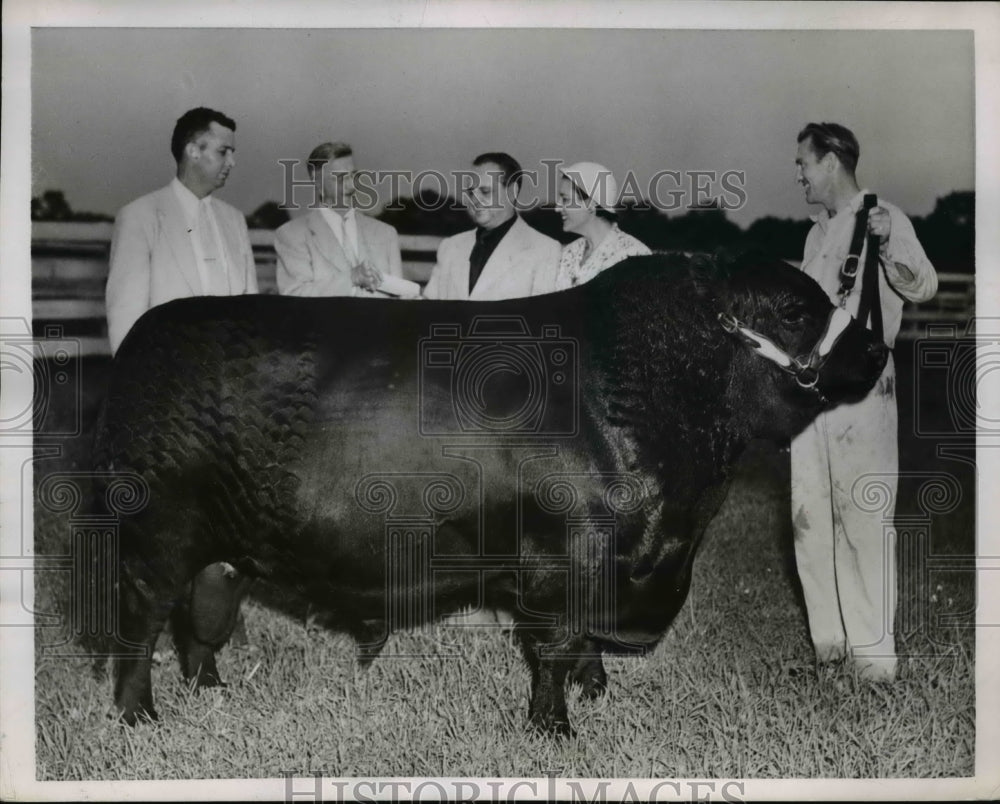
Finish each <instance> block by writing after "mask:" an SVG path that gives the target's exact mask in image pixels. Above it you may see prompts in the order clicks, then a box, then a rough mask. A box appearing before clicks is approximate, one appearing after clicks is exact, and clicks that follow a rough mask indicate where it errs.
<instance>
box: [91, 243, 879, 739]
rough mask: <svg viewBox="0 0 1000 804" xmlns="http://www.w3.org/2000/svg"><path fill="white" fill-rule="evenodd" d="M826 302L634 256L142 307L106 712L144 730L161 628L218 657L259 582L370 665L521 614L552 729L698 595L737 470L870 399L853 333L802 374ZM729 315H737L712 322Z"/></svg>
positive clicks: (874, 360) (116, 377)
mask: <svg viewBox="0 0 1000 804" xmlns="http://www.w3.org/2000/svg"><path fill="white" fill-rule="evenodd" d="M832 309H833V308H832V306H831V304H830V302H829V301H828V299H827V298H826V296H825V295H824V293H823V292H822V291H821V290H820V288H819V286H818V285H816V284H815V283H814V282H813V281H812V280H811V279H809V278H807V277H806V276H805V275H803V274H802V273H801V272H800V271H797V270H795V269H793V268H791V267H789V266H787V265H786V264H784V263H778V262H763V261H757V262H752V261H743V262H742V263H740V264H732V265H722V264H720V263H719V262H717V261H715V260H711V259H708V258H699V259H693V260H692V259H688V258H685V257H683V256H680V255H675V256H660V255H658V256H652V257H642V258H633V259H630V260H628V261H626V262H625V263H622V264H620V265H618V266H616V267H614V268H612V269H609V270H608V271H606V272H604V273H603V274H601V275H600V276H599V277H597V278H596V279H594V280H593V281H591V282H589V283H587V284H585V285H582V286H580V287H578V288H575V289H572V290H569V291H564V292H562V293H558V294H552V295H548V296H538V297H534V298H528V299H514V300H508V301H499V302H481V303H466V302H432V301H410V302H401V301H391V300H372V299H358V300H355V299H350V298H327V299H296V298H280V297H274V296H244V297H235V298H198V299H186V300H181V301H176V302H172V303H170V304H166V305H163V306H161V307H158V308H155V309H153V310H152V311H150V312H149V313H147V314H146V315H145V316H144V317H143V318H142V319H141V320H140V322H139V323H138V324H137V325H136V326H135V328H134V329H133V331H132V332H131V333H130V335H129V336H128V338H127V339H126V341H125V343H124V344H123V346H122V348H121V350H120V351H119V354H118V356H117V358H116V360H115V366H114V372H113V378H112V380H111V386H110V391H109V395H108V400H107V404H106V406H105V409H104V411H103V413H102V417H101V421H100V423H99V432H98V438H97V444H96V455H95V457H96V463H97V468H98V469H99V470H101V471H103V472H105V473H112V474H113V473H132V474H134V475H138V476H140V477H141V478H142V480H143V481H144V482H145V484H147V485H148V492H149V497H148V503H147V504H146V505H145V507H143V508H142V509H141V510H139V511H137V512H135V513H133V514H131V515H129V516H125V517H123V518H122V520H121V522H120V545H119V551H120V555H119V584H118V595H117V598H118V607H119V617H120V621H119V626H118V628H119V632H118V634H117V635H116V636H117V639H118V640H119V641H120V642H122V643H125V644H128V645H134V646H143V647H144V649H143V650H137V651H136V652H135V655H132V656H127V655H126V656H122V657H119V658H118V659H117V667H116V686H115V703H116V706H117V709H118V711H119V712H120V713H121V714H122V716H123V717H124V719H125V720H126V721H127V722H129V723H134V722H135V721H136V720H137V719H138V718H139V717H140V716H142V715H143V714H145V715H147V716H149V717H155V716H156V713H155V711H154V708H153V700H152V689H151V682H150V659H149V655H150V654H151V653H152V649H153V646H154V644H155V642H156V639H157V636H158V635H159V633H160V632H161V630H162V628H163V626H164V623H165V621H166V619H167V618H168V616H173V618H174V627H175V632H176V633H177V635H178V638H179V641H180V648H181V661H182V669H183V671H184V673H185V675H186V676H187V677H188V678H194V679H195V680H196V683H197V684H199V685H203V686H204V685H212V684H217V683H220V680H219V677H218V672H217V670H216V664H215V658H214V653H215V650H217V649H218V648H219V647H220V646H221V645H222V644H223V643H224V642H225V640H226V639H227V638H228V636H229V634H230V632H231V630H232V626H233V623H234V620H235V617H236V612H237V610H238V605H239V600H240V598H241V596H242V595H243V593H244V591H245V589H246V585H247V583H248V582H249V580H250V579H252V578H266V579H268V582H269V583H270V584H276V585H278V586H279V587H281V588H285V589H288V590H289V591H290V592H292V591H294V592H295V593H296V594H297V595H299V596H300V597H301V598H304V599H306V600H308V601H309V602H310V603H311V605H313V606H314V607H316V608H317V609H319V610H321V611H323V612H326V613H327V614H328V617H329V620H328V622H329V624H330V625H331V627H334V628H337V629H340V630H343V631H346V632H347V633H349V634H351V635H352V636H353V637H354V638H355V639H356V640H357V641H358V642H359V650H360V655H361V657H362V659H363V660H366V661H367V660H370V659H372V658H374V656H375V655H377V653H378V651H379V649H380V647H381V646H382V644H383V643H384V642H385V640H386V638H387V637H388V635H389V634H390V633H391V632H392V630H393V629H395V628H399V627H412V626H416V625H420V624H421V623H423V622H427V621H429V620H432V619H434V618H438V617H440V616H442V615H443V614H445V613H448V612H454V611H456V610H459V609H461V608H462V607H464V606H468V605H470V604H471V605H484V606H486V607H492V608H496V609H502V610H506V611H508V612H510V613H511V614H512V615H513V618H514V621H515V631H516V634H517V637H518V638H519V641H520V643H521V646H522V650H523V653H524V656H525V658H526V660H527V662H528V664H529V666H530V668H531V674H532V688H531V705H530V721H531V724H532V725H534V726H537V727H540V728H542V729H545V730H551V731H557V732H564V733H565V732H568V731H569V730H570V728H569V723H568V720H567V714H566V702H565V684H566V682H567V680H568V679H569V680H576V681H579V682H580V683H582V684H583V686H584V692H585V694H587V695H589V696H593V695H597V694H599V693H600V692H601V691H602V690H603V689H604V686H605V684H606V677H605V675H604V670H603V667H602V665H601V661H600V654H601V651H602V650H603V651H642V650H644V649H648V648H650V647H651V646H653V645H655V644H656V642H657V641H658V640H659V639H660V638H661V637H662V636H663V634H664V632H665V631H666V629H667V627H668V626H669V624H670V623H671V621H672V620H673V618H674V617H675V615H676V614H677V612H678V610H679V609H680V608H681V606H682V605H683V603H684V600H685V598H686V596H687V591H688V586H689V583H690V578H691V567H692V561H693V559H694V555H695V552H696V548H697V546H698V543H699V541H700V539H701V536H702V534H703V533H704V531H705V528H706V526H707V525H708V523H709V522H710V520H711V518H712V517H713V516H714V514H715V513H716V511H717V510H718V507H719V505H720V504H721V502H722V501H723V499H724V497H725V493H726V488H727V481H728V477H729V475H730V473H731V471H732V468H733V465H734V462H735V461H736V458H737V457H738V456H739V454H740V452H741V450H742V449H743V447H744V446H745V445H746V444H747V442H748V441H749V440H750V439H752V438H755V437H770V438H775V439H787V438H788V437H789V436H790V435H792V434H794V433H795V432H796V431H797V430H799V429H800V428H801V427H803V426H804V425H805V424H806V423H807V422H808V421H809V420H811V419H812V418H813V417H814V416H815V415H816V414H817V413H818V412H819V411H820V410H821V409H822V407H823V406H824V405H827V404H836V403H837V402H840V401H843V400H845V399H847V398H856V397H859V396H861V395H863V394H864V393H866V392H867V391H868V390H869V389H870V388H871V387H872V386H873V385H874V383H875V381H876V379H877V377H878V375H879V373H880V372H881V369H882V368H883V365H884V363H885V359H886V350H885V347H884V346H882V345H881V344H876V343H875V342H874V340H873V339H872V337H871V336H870V333H868V332H867V330H865V329H864V328H862V327H861V326H860V325H858V324H857V323H856V322H853V321H852V322H851V324H850V326H849V327H848V328H847V329H846V331H845V332H844V333H843V335H842V337H841V338H840V340H839V341H838V342H837V344H836V346H835V348H834V349H833V351H832V353H831V354H830V355H829V357H828V358H827V359H826V361H825V363H824V364H823V365H822V366H821V368H820V369H819V377H818V381H816V383H815V386H814V387H812V388H809V387H804V386H808V385H809V384H811V382H812V380H814V379H815V376H810V377H808V378H807V380H806V381H803V378H801V377H800V378H796V377H794V376H793V375H792V374H791V373H789V372H787V371H783V370H782V369H781V368H779V367H778V366H777V365H775V364H774V363H773V362H770V361H768V360H765V359H763V358H762V357H760V356H758V355H756V354H755V353H754V352H753V350H752V349H751V348H750V345H752V344H750V343H748V341H747V338H746V337H743V338H740V337H739V336H738V335H733V334H730V333H728V332H727V331H726V330H725V329H724V328H723V326H722V325H721V324H720V321H719V314H720V313H723V314H726V315H727V316H734V317H735V318H736V319H738V320H739V321H740V322H741V323H742V324H743V325H744V326H745V327H747V328H748V329H749V330H754V331H756V332H758V333H763V334H766V335H767V336H768V337H769V339H770V340H771V341H773V342H774V343H775V344H777V345H778V346H779V347H781V348H782V349H783V350H784V351H785V352H787V353H788V354H789V355H791V356H793V357H794V356H798V355H805V354H808V353H809V352H810V350H811V349H812V348H813V346H814V345H815V344H816V343H817V342H818V341H819V340H821V339H822V336H823V331H824V327H825V326H826V325H827V321H828V316H829V314H830V313H831V310H832ZM725 320H726V321H727V322H731V321H732V319H730V318H725Z"/></svg>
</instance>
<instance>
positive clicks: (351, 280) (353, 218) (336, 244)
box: [274, 142, 403, 296]
mask: <svg viewBox="0 0 1000 804" xmlns="http://www.w3.org/2000/svg"><path fill="white" fill-rule="evenodd" d="M308 170H309V175H310V176H311V177H312V179H313V181H314V182H315V183H316V190H317V196H318V201H319V206H318V207H317V208H315V209H313V210H312V211H311V212H309V214H307V215H303V216H302V217H300V218H296V219H295V220H292V221H289V222H288V223H286V224H285V225H284V226H282V227H281V228H279V229H278V231H277V232H275V238H274V249H275V251H276V252H277V254H278V268H277V279H278V292H279V293H281V294H283V295H286V296H384V295H387V294H385V293H382V292H380V291H379V290H378V288H379V287H380V286H382V285H383V281H384V280H385V278H386V277H387V276H394V277H399V278H402V276H403V267H402V261H401V259H400V253H399V236H398V235H397V234H396V230H395V229H394V228H393V227H391V226H389V225H388V224H386V223H382V222H381V221H377V220H375V219H374V218H370V217H368V216H367V215H365V214H364V213H362V212H361V211H359V210H358V209H356V208H355V205H354V202H355V197H356V188H355V183H354V176H355V172H356V171H355V167H354V154H353V151H352V149H351V146H350V145H348V144H346V143H342V142H325V143H323V144H322V145H318V146H317V147H316V148H314V149H313V151H312V153H311V154H309V161H308Z"/></svg>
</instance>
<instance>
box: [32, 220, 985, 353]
mask: <svg viewBox="0 0 1000 804" xmlns="http://www.w3.org/2000/svg"><path fill="white" fill-rule="evenodd" d="M111 230H112V224H110V223H55V222H35V223H33V224H32V231H31V292H32V305H31V307H32V315H33V318H34V327H33V328H34V331H35V332H36V333H38V334H40V333H43V332H44V331H45V327H46V326H47V325H52V324H57V325H60V327H61V329H62V331H63V335H64V336H65V337H69V338H73V339H74V340H77V341H79V345H80V353H81V355H83V356H91V355H95V356H96V355H108V354H110V346H109V344H108V338H107V326H106V322H105V312H104V285H105V282H106V280H107V275H108V249H109V246H110V242H111ZM399 239H400V246H401V248H402V251H403V274H404V276H406V278H407V279H412V280H414V281H415V282H419V283H421V284H424V283H425V282H426V281H427V279H428V277H429V276H430V271H431V269H432V268H433V267H434V256H435V253H436V251H437V247H438V244H439V243H440V242H441V238H440V237H435V236H430V235H400V238H399ZM250 242H251V244H252V246H253V251H254V258H255V260H256V263H257V283H258V285H259V288H260V291H261V293H276V292H277V288H276V285H275V260H276V258H275V253H274V245H273V242H274V233H273V232H271V231H269V230H263V229H255V230H251V231H250ZM938 279H939V290H938V293H937V295H936V296H935V297H934V299H932V300H931V301H930V302H927V303H925V304H922V305H920V306H919V307H916V306H914V305H907V306H906V308H904V311H903V324H902V327H901V329H900V333H899V337H900V338H901V339H915V338H919V337H921V336H922V335H923V334H924V333H925V332H926V329H927V326H928V325H929V324H940V323H955V324H959V325H960V326H959V331H964V328H965V324H966V322H967V321H969V320H970V319H971V318H972V317H973V315H974V314H975V293H976V283H975V276H974V275H973V274H965V273H939V274H938Z"/></svg>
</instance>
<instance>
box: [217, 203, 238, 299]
mask: <svg viewBox="0 0 1000 804" xmlns="http://www.w3.org/2000/svg"><path fill="white" fill-rule="evenodd" d="M212 209H213V211H214V212H215V221H216V223H218V224H219V232H220V233H221V234H222V239H223V241H224V244H223V245H224V246H225V249H226V263H227V265H228V268H229V281H230V285H231V287H232V288H233V292H234V293H235V292H236V288H237V287H238V288H239V292H240V293H244V292H246V276H245V275H244V273H245V272H244V270H243V265H244V263H243V254H242V246H241V242H240V237H239V233H238V231H237V228H236V226H235V224H234V222H233V219H232V215H231V214H230V211H229V210H228V209H226V208H225V207H224V206H223V205H222V204H221V203H219V204H216V203H214V202H213V204H212Z"/></svg>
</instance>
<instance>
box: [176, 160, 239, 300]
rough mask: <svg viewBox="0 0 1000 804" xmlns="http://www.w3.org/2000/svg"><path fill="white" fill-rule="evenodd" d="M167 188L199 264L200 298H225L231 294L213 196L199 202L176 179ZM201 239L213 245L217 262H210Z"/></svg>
mask: <svg viewBox="0 0 1000 804" xmlns="http://www.w3.org/2000/svg"><path fill="white" fill-rule="evenodd" d="M170 186H171V187H173V188H174V194H175V195H176V196H177V200H178V201H179V202H180V205H181V211H182V212H183V214H184V222H185V224H186V228H187V231H188V235H189V236H190V238H191V248H192V249H193V250H194V256H195V260H196V261H197V263H198V279H199V280H200V281H201V292H202V294H203V295H205V296H228V295H229V293H230V286H229V262H228V257H227V254H226V245H225V240H223V238H222V234H221V232H219V224H218V221H217V220H216V217H215V210H214V209H213V208H212V196H211V195H207V196H205V197H204V198H198V196H196V195H195V194H194V193H192V192H191V191H190V190H189V189H188V188H187V187H185V186H184V185H183V184H182V183H181V181H180V179H178V178H177V177H176V176H175V177H174V179H173V181H171V182H170ZM206 225H207V226H208V227H210V230H209V231H208V232H205V231H203V229H204V227H205V226H206ZM202 238H205V239H207V240H208V241H209V242H211V243H214V254H215V255H217V256H218V259H217V260H216V259H211V257H212V255H210V254H206V248H205V247H204V246H203V245H202V243H203V240H202Z"/></svg>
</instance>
